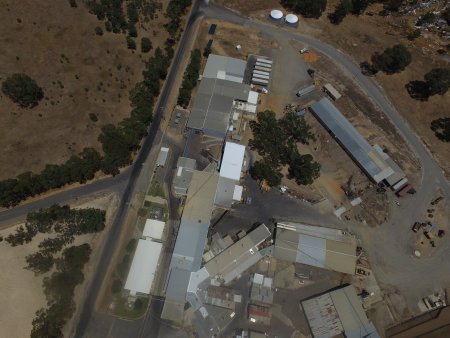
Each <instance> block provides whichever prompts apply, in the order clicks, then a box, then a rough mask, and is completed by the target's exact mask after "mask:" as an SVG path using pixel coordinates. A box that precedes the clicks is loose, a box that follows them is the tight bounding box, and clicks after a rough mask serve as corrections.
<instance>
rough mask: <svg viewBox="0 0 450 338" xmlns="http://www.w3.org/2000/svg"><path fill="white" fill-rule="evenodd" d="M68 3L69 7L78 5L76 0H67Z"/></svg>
mask: <svg viewBox="0 0 450 338" xmlns="http://www.w3.org/2000/svg"><path fill="white" fill-rule="evenodd" d="M69 5H70V7H73V8H76V7H78V5H77V1H76V0H69Z"/></svg>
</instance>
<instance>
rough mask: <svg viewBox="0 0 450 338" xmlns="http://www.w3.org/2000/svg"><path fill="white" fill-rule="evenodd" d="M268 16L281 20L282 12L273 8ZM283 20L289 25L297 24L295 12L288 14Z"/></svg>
mask: <svg viewBox="0 0 450 338" xmlns="http://www.w3.org/2000/svg"><path fill="white" fill-rule="evenodd" d="M270 18H271V19H272V20H274V21H280V22H281V21H282V20H283V12H282V11H280V10H279V9H274V10H272V11H271V12H270ZM284 21H285V22H286V24H287V25H289V26H297V25H298V16H297V15H295V14H288V15H286V17H285V18H284Z"/></svg>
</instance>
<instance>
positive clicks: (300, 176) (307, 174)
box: [288, 152, 320, 185]
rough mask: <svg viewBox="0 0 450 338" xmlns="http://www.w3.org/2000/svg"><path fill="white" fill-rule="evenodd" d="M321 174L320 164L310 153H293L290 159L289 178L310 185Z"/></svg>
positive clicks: (300, 183)
mask: <svg viewBox="0 0 450 338" xmlns="http://www.w3.org/2000/svg"><path fill="white" fill-rule="evenodd" d="M319 176H320V164H319V163H317V162H314V161H313V157H312V156H311V155H309V154H307V155H300V154H298V153H296V152H293V153H292V154H291V159H290V161H289V169H288V178H289V179H294V180H295V182H296V183H297V184H299V185H310V184H312V183H313V182H314V180H315V179H316V178H318V177H319Z"/></svg>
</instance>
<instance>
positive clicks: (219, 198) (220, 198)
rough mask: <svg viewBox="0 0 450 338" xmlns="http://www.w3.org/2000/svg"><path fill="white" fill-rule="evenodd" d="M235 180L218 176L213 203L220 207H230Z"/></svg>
mask: <svg viewBox="0 0 450 338" xmlns="http://www.w3.org/2000/svg"><path fill="white" fill-rule="evenodd" d="M235 185H236V181H235V180H232V179H229V178H226V177H220V178H219V183H218V185H217V192H216V199H215V201H214V203H215V204H216V205H217V206H219V207H222V208H230V207H231V205H232V204H233V194H234V187H235Z"/></svg>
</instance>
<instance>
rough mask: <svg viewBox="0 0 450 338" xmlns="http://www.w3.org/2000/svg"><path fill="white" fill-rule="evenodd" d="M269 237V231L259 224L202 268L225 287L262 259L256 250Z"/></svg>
mask: <svg viewBox="0 0 450 338" xmlns="http://www.w3.org/2000/svg"><path fill="white" fill-rule="evenodd" d="M270 235H271V234H270V231H269V229H267V227H266V226H265V225H264V224H261V225H259V226H258V227H257V228H256V229H254V230H253V231H251V232H250V233H248V234H247V235H246V236H245V237H243V238H241V239H240V240H238V241H237V242H236V243H234V244H233V245H231V246H230V247H228V248H227V249H225V250H224V251H222V252H221V253H220V254H218V255H217V256H215V257H214V258H213V259H211V260H209V261H208V262H207V263H206V264H205V266H204V268H205V269H206V271H207V272H208V274H209V276H211V277H212V278H216V279H217V280H218V281H219V282H220V283H222V284H225V285H226V284H228V283H230V282H231V281H232V280H233V279H235V278H236V277H237V276H239V275H240V274H241V273H242V272H244V271H245V270H247V269H248V268H249V267H251V266H252V265H254V264H255V263H257V262H258V261H259V260H260V259H261V258H262V257H263V256H262V254H261V253H260V252H259V250H258V246H259V245H260V244H261V243H262V242H264V241H265V240H266V239H267V238H269V237H270Z"/></svg>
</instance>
